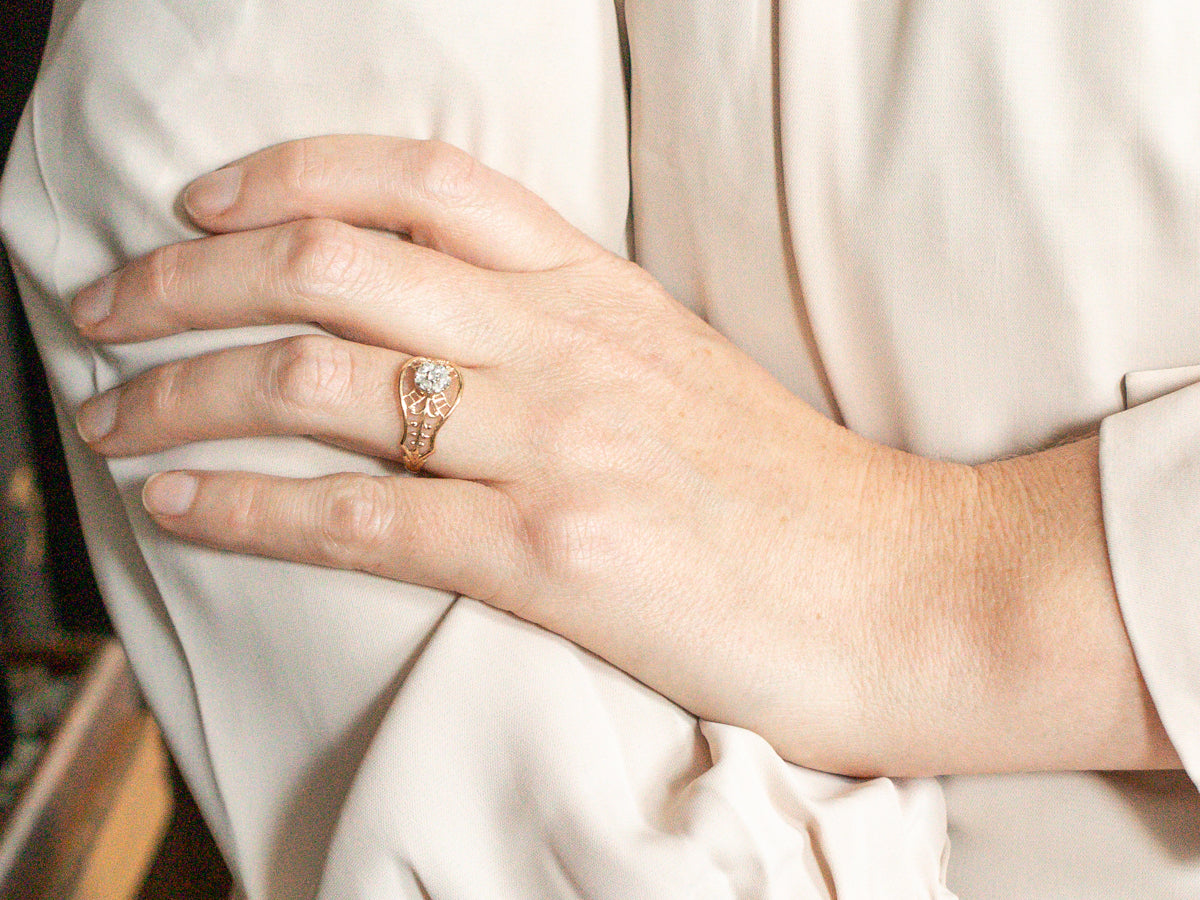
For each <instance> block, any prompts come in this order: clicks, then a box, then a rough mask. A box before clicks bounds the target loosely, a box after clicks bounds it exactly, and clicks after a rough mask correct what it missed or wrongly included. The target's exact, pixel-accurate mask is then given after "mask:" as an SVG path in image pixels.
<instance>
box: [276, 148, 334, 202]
mask: <svg viewBox="0 0 1200 900" xmlns="http://www.w3.org/2000/svg"><path fill="white" fill-rule="evenodd" d="M279 156H280V158H279V171H280V179H281V181H282V182H283V189H284V191H286V192H288V193H292V194H295V195H297V196H299V197H310V196H313V195H318V194H321V193H323V192H324V191H326V190H327V189H328V188H329V187H330V185H331V184H332V182H333V180H334V167H333V162H332V160H331V158H330V156H329V155H328V154H327V153H325V151H324V150H323V149H322V148H321V144H320V143H319V142H318V141H316V140H313V139H312V138H305V139H303V140H299V141H293V142H291V143H289V144H284V145H283V146H282V147H280V148H279Z"/></svg>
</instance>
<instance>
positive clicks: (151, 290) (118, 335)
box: [72, 219, 524, 366]
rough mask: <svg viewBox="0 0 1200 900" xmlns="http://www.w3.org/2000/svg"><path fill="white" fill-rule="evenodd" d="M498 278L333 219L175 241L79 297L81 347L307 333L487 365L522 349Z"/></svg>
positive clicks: (504, 283) (513, 306)
mask: <svg viewBox="0 0 1200 900" xmlns="http://www.w3.org/2000/svg"><path fill="white" fill-rule="evenodd" d="M507 285H508V282H507V281H506V280H505V276H504V275H503V274H502V273H496V272H488V271H485V270H482V269H478V268H476V267H474V266H472V265H470V264H468V263H464V262H462V261H460V260H457V259H454V258H453V257H450V256H446V255H445V254H442V253H438V252H437V251H434V250H429V249H427V248H425V247H419V246H416V245H414V244H410V243H407V242H405V241H403V240H400V239H399V238H397V237H395V236H393V235H387V234H382V233H379V232H373V231H366V230H364V229H361V228H355V227H353V226H351V225H346V224H345V223H342V222H337V221H334V220H331V219H304V220H300V221H297V222H290V223H287V224H284V225H278V226H273V227H270V228H262V229H258V230H256V231H246V232H235V233H232V234H222V235H215V236H212V237H206V238H199V239H197V240H192V241H184V242H183V243H179V244H172V245H170V246H167V247H163V248H161V249H158V250H155V251H153V252H151V253H148V254H146V255H145V256H143V257H141V258H139V259H137V260H135V261H133V262H132V263H130V264H129V265H128V266H126V267H125V268H124V269H121V270H119V271H117V272H114V273H113V274H111V275H109V276H107V277H106V278H103V279H101V280H100V281H98V282H96V283H94V284H92V285H89V286H88V287H86V288H84V289H83V290H82V291H80V292H79V294H78V295H77V296H76V298H75V301H74V303H73V304H72V316H73V317H74V319H75V322H76V325H77V326H78V327H79V329H80V330H81V331H82V332H83V334H84V336H85V337H87V338H88V339H90V340H92V341H96V342H99V343H129V342H132V341H142V340H149V339H152V338H158V337H163V336H165V335H169V334H176V333H179V332H182V331H187V330H190V329H211V328H230V327H236V326H243V325H266V324H279V323H295V322H315V323H317V324H319V325H321V326H322V327H324V328H325V329H326V330H328V331H331V332H333V333H334V334H339V335H341V336H343V337H347V338H349V339H351V340H357V341H363V342H366V343H372V344H377V345H380V346H384V347H389V348H391V349H394V350H400V351H403V352H407V353H413V354H420V353H428V354H430V355H433V356H440V357H445V358H447V359H452V360H454V361H455V362H458V363H462V364H464V365H471V366H474V365H490V364H494V363H495V362H497V361H499V360H500V359H502V358H506V357H510V356H511V354H512V353H513V352H516V351H518V350H519V349H520V346H521V340H520V337H519V335H520V332H521V331H522V330H524V329H523V327H522V323H521V322H520V321H519V320H518V317H517V313H518V309H517V305H516V304H515V303H513V302H512V300H511V294H510V292H509V291H508V290H507V289H506V288H507Z"/></svg>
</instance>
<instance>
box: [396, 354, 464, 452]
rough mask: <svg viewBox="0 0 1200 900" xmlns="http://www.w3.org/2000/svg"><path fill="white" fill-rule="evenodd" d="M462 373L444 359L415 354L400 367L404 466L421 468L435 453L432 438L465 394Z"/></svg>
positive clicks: (401, 443)
mask: <svg viewBox="0 0 1200 900" xmlns="http://www.w3.org/2000/svg"><path fill="white" fill-rule="evenodd" d="M462 389H463V380H462V373H461V372H459V371H458V368H457V367H456V366H455V365H454V364H453V363H449V362H447V361H446V360H444V359H429V358H428V357H425V356H414V357H413V358H412V359H410V360H409V361H408V362H406V363H405V364H404V366H403V368H401V369H400V388H399V390H400V412H401V418H402V419H403V420H404V433H403V435H402V436H401V438H400V452H401V454H402V456H401V459H402V461H403V462H404V468H406V469H408V471H410V472H420V471H421V467H422V466H424V465H425V460H426V459H428V458H429V455H430V454H431V453H433V440H434V438H436V437H437V433H438V429H439V428H441V427H442V423H443V422H445V421H446V419H448V418H449V417H450V413H452V412H454V407H455V406H457V405H458V398H459V397H461V396H462Z"/></svg>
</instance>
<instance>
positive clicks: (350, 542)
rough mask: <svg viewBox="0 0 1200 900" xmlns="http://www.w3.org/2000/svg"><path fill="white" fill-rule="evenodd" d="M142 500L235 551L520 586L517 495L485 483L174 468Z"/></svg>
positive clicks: (437, 582) (501, 588)
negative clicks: (514, 510) (514, 500)
mask: <svg viewBox="0 0 1200 900" xmlns="http://www.w3.org/2000/svg"><path fill="white" fill-rule="evenodd" d="M142 503H143V505H144V506H145V508H146V511H147V512H149V513H150V515H151V517H152V518H153V519H154V520H155V522H157V523H158V524H159V525H160V526H161V527H162V528H164V529H165V530H167V531H169V532H171V533H173V534H176V535H178V536H179V537H182V538H185V539H186V540H190V541H195V542H197V543H201V544H207V545H208V546H211V547H217V548H220V549H223V550H231V551H233V552H236V553H247V554H252V555H255V556H268V557H273V558H275V559H285V560H292V561H294V562H302V563H311V564H313V565H319V566H328V567H330V568H335V569H354V570H358V571H362V572H371V573H373V574H376V575H382V576H384V577H386V578H393V579H396V580H399V581H406V582H413V583H416V584H423V585H426V586H428V587H433V588H439V589H441V590H445V591H451V592H453V593H456V594H466V595H468V596H470V597H474V598H476V599H479V600H484V601H487V602H492V603H501V604H503V600H504V598H505V597H508V598H510V599H511V598H512V597H513V596H514V588H515V587H516V586H517V581H518V579H517V575H518V570H519V568H520V567H519V566H518V565H517V557H518V554H517V546H518V542H517V532H516V529H515V527H514V525H513V522H514V521H515V517H514V516H513V514H512V512H511V501H510V500H509V499H508V498H507V497H506V496H505V495H504V494H502V493H500V492H499V491H497V490H495V489H493V488H490V487H487V486H485V485H481V484H478V483H476V482H471V481H458V480H452V479H432V478H407V477H403V476H389V477H375V476H369V475H357V474H349V473H347V474H340V475H329V476H325V477H323V478H312V479H296V478H279V477H274V476H268V475H256V474H250V473H246V472H195V471H193V472H165V473H162V474H160V475H155V476H153V477H151V478H150V479H149V480H148V481H147V482H146V485H145V487H144V488H143V490H142ZM518 596H519V594H518Z"/></svg>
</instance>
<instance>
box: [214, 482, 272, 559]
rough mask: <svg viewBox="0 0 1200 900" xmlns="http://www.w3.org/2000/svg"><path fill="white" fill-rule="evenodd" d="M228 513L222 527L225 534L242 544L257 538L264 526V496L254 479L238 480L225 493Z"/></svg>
mask: <svg viewBox="0 0 1200 900" xmlns="http://www.w3.org/2000/svg"><path fill="white" fill-rule="evenodd" d="M225 495H226V497H227V500H226V512H225V516H224V522H223V523H222V526H223V528H224V531H225V534H227V535H228V536H229V537H231V538H233V539H234V540H235V541H237V542H239V543H241V542H244V541H246V540H247V539H250V538H253V537H256V536H257V535H258V534H259V533H260V531H261V526H262V519H263V515H264V512H265V510H264V496H263V492H262V490H261V489H260V486H259V484H258V483H257V482H255V481H254V480H253V479H249V478H237V479H235V480H234V481H233V483H232V484H231V485H228V486H227V490H226V492H225Z"/></svg>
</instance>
